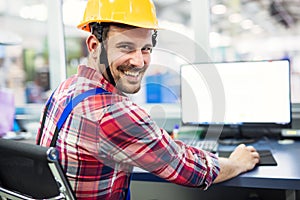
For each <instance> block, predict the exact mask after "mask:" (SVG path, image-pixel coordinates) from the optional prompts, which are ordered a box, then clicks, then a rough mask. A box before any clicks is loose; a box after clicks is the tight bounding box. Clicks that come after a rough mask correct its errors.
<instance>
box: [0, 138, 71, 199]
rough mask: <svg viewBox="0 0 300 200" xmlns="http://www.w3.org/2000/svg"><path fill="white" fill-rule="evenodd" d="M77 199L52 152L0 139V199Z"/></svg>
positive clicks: (54, 150)
mask: <svg viewBox="0 0 300 200" xmlns="http://www.w3.org/2000/svg"><path fill="white" fill-rule="evenodd" d="M1 197H2V199H28V200H29V199H31V200H32V199H66V200H73V199H76V198H75V195H74V193H73V191H72V189H71V186H70V184H69V182H68V180H67V178H66V177H65V174H64V172H63V170H62V168H61V165H60V163H59V161H58V152H57V150H56V149H55V148H53V147H50V148H46V147H42V146H38V145H34V144H28V143H23V142H19V141H14V140H8V139H3V138H2V139H1V138H0V199H1Z"/></svg>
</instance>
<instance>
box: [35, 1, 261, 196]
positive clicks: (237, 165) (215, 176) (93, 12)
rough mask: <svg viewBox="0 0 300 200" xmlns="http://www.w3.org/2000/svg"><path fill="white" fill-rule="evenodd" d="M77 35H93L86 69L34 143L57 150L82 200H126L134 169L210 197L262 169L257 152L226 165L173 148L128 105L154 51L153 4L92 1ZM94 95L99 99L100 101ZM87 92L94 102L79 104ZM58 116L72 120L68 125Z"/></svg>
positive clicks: (240, 153) (58, 94)
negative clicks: (209, 191)
mask: <svg viewBox="0 0 300 200" xmlns="http://www.w3.org/2000/svg"><path fill="white" fill-rule="evenodd" d="M78 27H79V28H81V29H83V30H86V31H90V32H91V33H92V34H91V35H90V36H88V38H87V40H86V44H87V49H88V51H89V58H88V64H87V66H85V65H80V66H79V67H78V73H77V74H76V75H74V76H72V77H70V78H68V79H67V80H66V81H64V82H63V83H61V84H60V86H59V87H58V88H57V89H56V91H55V92H54V94H53V96H52V97H51V100H50V101H48V102H49V104H47V105H48V106H47V107H46V109H45V115H44V117H43V118H42V120H41V121H42V122H41V124H42V127H41V128H40V133H39V134H38V139H37V143H39V144H41V145H44V146H50V145H54V146H56V148H57V149H58V150H59V152H60V155H61V157H60V161H61V163H62V166H63V168H64V170H65V172H66V175H67V176H68V179H69V181H70V183H71V185H72V188H73V189H74V192H75V193H76V196H77V198H78V199H124V198H125V197H126V192H127V189H128V186H129V182H130V172H131V171H132V168H133V166H138V167H140V168H143V169H145V170H147V171H149V172H151V173H153V174H155V175H157V176H159V177H161V178H163V179H166V180H168V181H170V182H173V183H176V184H180V185H185V186H190V187H200V188H202V189H206V188H208V187H209V186H210V185H211V184H212V183H213V182H220V181H224V180H227V179H229V178H232V177H234V176H236V175H238V174H240V173H243V172H246V171H248V170H251V169H252V168H253V167H254V166H255V165H256V163H258V161H259V155H258V153H257V152H256V151H255V149H254V148H253V147H246V146H245V145H240V146H238V147H237V148H236V150H235V151H234V152H233V153H232V154H231V156H230V158H228V159H226V158H217V157H216V156H215V155H214V154H211V153H208V152H205V151H202V150H200V149H196V148H193V147H189V146H187V145H185V144H183V143H182V142H180V141H175V140H173V139H172V138H171V137H170V136H169V135H168V133H167V132H166V131H165V130H162V129H160V128H159V127H158V126H157V125H156V124H155V122H154V121H153V120H152V119H151V117H150V116H149V115H148V114H147V113H146V112H145V111H144V110H143V109H142V108H140V107H139V106H138V105H136V104H135V103H133V102H132V101H130V99H129V98H128V97H126V93H127V94H132V93H136V92H137V91H139V89H140V86H141V80H142V77H143V75H144V73H145V71H146V70H147V68H148V67H149V64H150V54H151V50H152V48H153V46H155V43H156V29H158V26H157V19H156V15H155V9H154V5H153V3H152V2H151V0H143V1H141V0H126V1H125V0H114V1H112V0H101V1H99V0H89V1H88V3H87V7H86V10H85V16H84V19H83V21H82V23H81V24H80V25H79V26H78ZM95 88H98V89H99V88H102V89H101V91H102V92H100V94H95V92H94V91H95V90H94V89H95ZM86 91H93V92H92V95H88V96H85V97H84V98H82V99H81V100H80V101H79V100H78V101H77V100H75V99H76V98H77V97H78V96H80V95H81V94H83V93H85V94H86ZM73 102H77V103H76V105H74V104H75V103H73ZM69 105H71V107H72V109H71V111H70V114H65V112H64V110H66V109H65V108H66V107H69ZM61 116H67V117H66V120H65V121H64V122H63V123H61V120H60V118H61ZM57 127H58V128H57ZM60 128H61V129H60ZM56 134H57V140H54V142H53V138H55V137H56V136H55V135H56Z"/></svg>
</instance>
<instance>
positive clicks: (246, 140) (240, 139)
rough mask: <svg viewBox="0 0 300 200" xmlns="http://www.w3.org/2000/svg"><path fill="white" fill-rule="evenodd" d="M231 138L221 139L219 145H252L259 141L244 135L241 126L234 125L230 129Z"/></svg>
mask: <svg viewBox="0 0 300 200" xmlns="http://www.w3.org/2000/svg"><path fill="white" fill-rule="evenodd" d="M230 131H231V132H233V133H234V134H231V136H230V137H224V138H220V139H219V141H218V142H219V144H222V145H239V144H251V143H254V142H256V141H257V138H250V137H246V136H245V135H243V131H242V127H241V126H240V125H234V126H231V127H230Z"/></svg>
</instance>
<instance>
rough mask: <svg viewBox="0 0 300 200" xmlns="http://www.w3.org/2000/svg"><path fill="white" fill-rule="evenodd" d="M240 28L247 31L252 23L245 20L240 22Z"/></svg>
mask: <svg viewBox="0 0 300 200" xmlns="http://www.w3.org/2000/svg"><path fill="white" fill-rule="evenodd" d="M241 27H242V28H243V29H245V30H248V29H250V28H252V27H253V22H252V21H251V20H250V19H245V20H243V21H242V22H241Z"/></svg>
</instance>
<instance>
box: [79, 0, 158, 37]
mask: <svg viewBox="0 0 300 200" xmlns="http://www.w3.org/2000/svg"><path fill="white" fill-rule="evenodd" d="M91 22H98V23H101V22H114V23H121V24H127V25H132V26H136V27H141V28H149V29H158V28H159V27H158V22H157V18H156V12H155V7H154V4H153V2H152V0H88V2H87V5H86V9H85V12H84V16H83V20H82V21H81V23H80V24H79V25H78V26H77V27H78V28H79V29H82V30H85V31H88V32H90V25H89V24H90V23H91Z"/></svg>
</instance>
